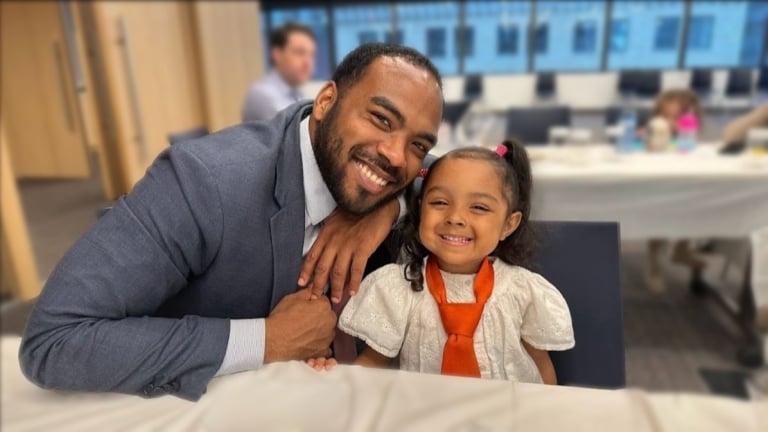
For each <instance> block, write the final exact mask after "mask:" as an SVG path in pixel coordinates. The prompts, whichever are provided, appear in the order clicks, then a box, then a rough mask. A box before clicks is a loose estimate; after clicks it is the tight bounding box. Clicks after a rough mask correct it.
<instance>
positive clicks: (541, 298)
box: [520, 272, 575, 351]
mask: <svg viewBox="0 0 768 432" xmlns="http://www.w3.org/2000/svg"><path fill="white" fill-rule="evenodd" d="M527 273H528V277H526V278H525V279H526V281H527V283H528V288H529V293H530V299H529V303H528V307H527V308H526V310H525V313H524V315H523V322H522V326H521V328H520V336H521V337H522V339H523V340H525V341H526V342H528V343H529V344H530V345H532V346H533V347H534V348H538V349H540V350H546V351H562V350H567V349H571V348H573V346H574V343H575V341H574V337H573V325H572V324H571V313H570V311H569V310H568V304H567V303H566V302H565V299H564V298H563V296H562V294H560V291H558V290H557V288H555V287H554V286H553V285H552V284H551V283H549V281H548V280H546V279H544V277H542V276H541V275H539V274H537V273H533V272H527Z"/></svg>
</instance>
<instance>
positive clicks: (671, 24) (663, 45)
mask: <svg viewBox="0 0 768 432" xmlns="http://www.w3.org/2000/svg"><path fill="white" fill-rule="evenodd" d="M679 33H680V17H659V18H657V19H656V36H655V38H654V43H653V46H654V48H655V49H656V50H657V51H670V50H676V49H677V39H678V34H679Z"/></svg>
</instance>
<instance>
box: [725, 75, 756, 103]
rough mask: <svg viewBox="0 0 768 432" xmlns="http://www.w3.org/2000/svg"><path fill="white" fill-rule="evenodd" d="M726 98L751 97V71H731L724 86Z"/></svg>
mask: <svg viewBox="0 0 768 432" xmlns="http://www.w3.org/2000/svg"><path fill="white" fill-rule="evenodd" d="M725 97H726V98H751V97H752V69H746V68H745V69H731V70H729V71H728V80H727V81H726V84H725Z"/></svg>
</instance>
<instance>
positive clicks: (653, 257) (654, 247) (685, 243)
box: [646, 89, 706, 292]
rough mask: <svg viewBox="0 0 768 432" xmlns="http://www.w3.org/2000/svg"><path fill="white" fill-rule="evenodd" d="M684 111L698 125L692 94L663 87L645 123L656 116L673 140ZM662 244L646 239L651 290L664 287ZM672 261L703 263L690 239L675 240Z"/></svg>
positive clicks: (698, 109) (699, 265) (697, 107)
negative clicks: (665, 124) (664, 125)
mask: <svg viewBox="0 0 768 432" xmlns="http://www.w3.org/2000/svg"><path fill="white" fill-rule="evenodd" d="M686 114H693V115H694V116H695V117H696V119H697V120H698V121H699V124H701V119H702V109H701V104H700V103H699V98H698V96H697V95H696V93H694V92H693V91H691V90H688V89H672V90H667V91H664V92H662V93H661V94H659V95H658V96H657V97H656V102H655V104H654V107H653V113H652V118H651V120H650V122H649V124H653V123H655V122H658V121H659V119H662V120H664V121H665V122H666V123H667V130H668V131H669V133H670V138H671V139H672V140H675V139H676V138H677V134H678V122H679V120H680V118H681V117H683V116H684V115H686ZM650 135H652V134H650ZM681 223H682V221H681ZM666 243H667V241H666V240H664V239H651V240H650V241H648V267H647V270H648V272H647V274H646V282H647V284H648V288H649V289H651V291H654V292H662V291H664V289H665V284H664V277H663V275H662V273H661V263H660V260H659V256H660V255H661V251H662V250H663V249H664V247H665V246H666ZM672 261H673V262H674V263H677V264H681V265H685V266H688V267H690V268H691V269H694V270H700V269H702V268H704V265H705V264H706V263H705V261H704V260H702V259H701V258H700V257H699V256H697V255H696V254H695V253H694V252H693V251H692V250H691V245H690V240H679V241H677V242H675V244H674V246H673V249H672Z"/></svg>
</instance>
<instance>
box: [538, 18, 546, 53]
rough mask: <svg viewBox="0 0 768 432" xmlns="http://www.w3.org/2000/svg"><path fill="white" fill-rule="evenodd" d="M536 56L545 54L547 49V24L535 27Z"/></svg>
mask: <svg viewBox="0 0 768 432" xmlns="http://www.w3.org/2000/svg"><path fill="white" fill-rule="evenodd" d="M535 44H536V48H535V51H536V54H546V53H547V50H548V48H549V24H547V23H540V24H539V25H537V26H536V38H535Z"/></svg>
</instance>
